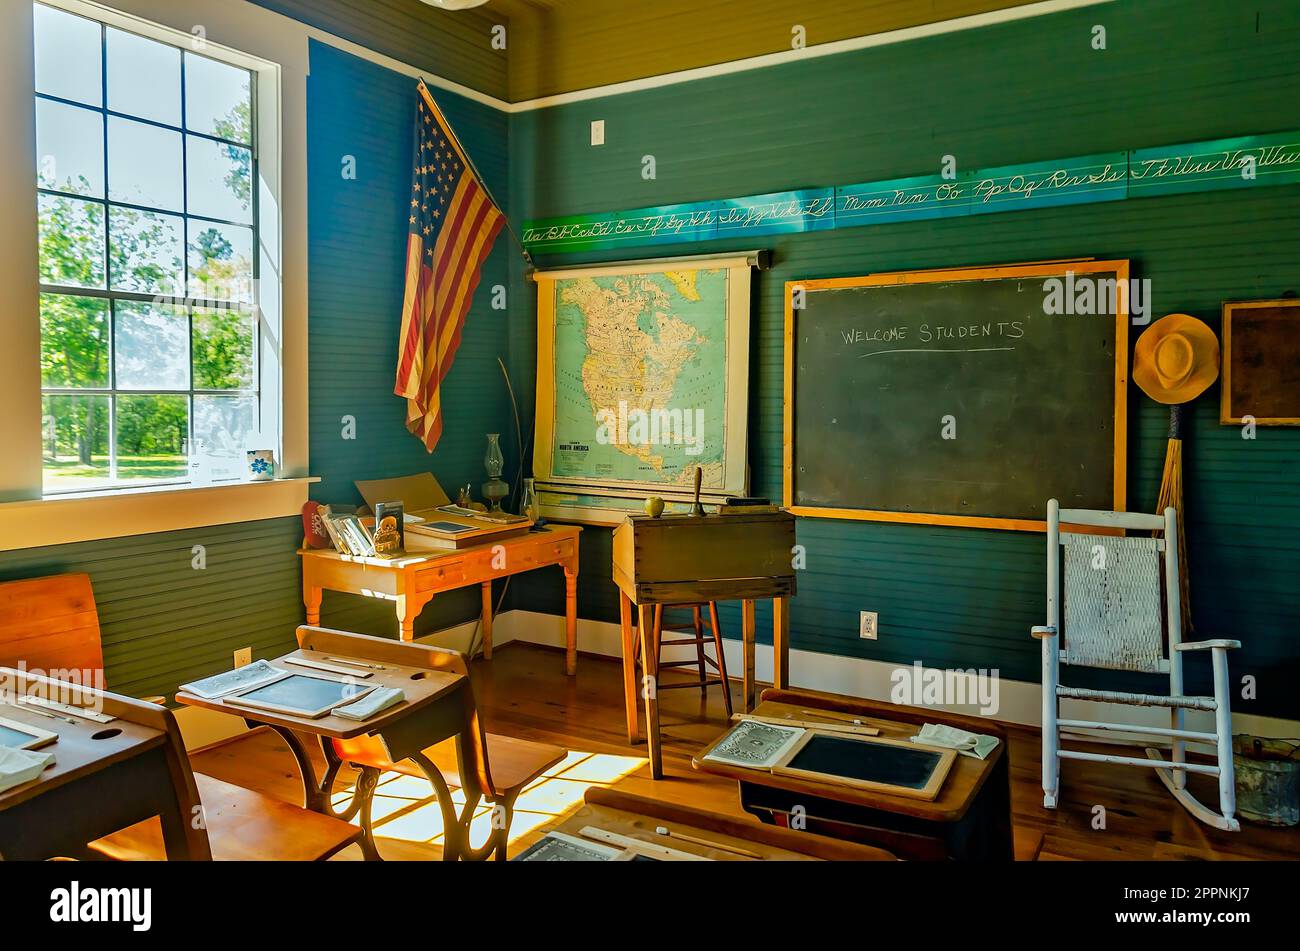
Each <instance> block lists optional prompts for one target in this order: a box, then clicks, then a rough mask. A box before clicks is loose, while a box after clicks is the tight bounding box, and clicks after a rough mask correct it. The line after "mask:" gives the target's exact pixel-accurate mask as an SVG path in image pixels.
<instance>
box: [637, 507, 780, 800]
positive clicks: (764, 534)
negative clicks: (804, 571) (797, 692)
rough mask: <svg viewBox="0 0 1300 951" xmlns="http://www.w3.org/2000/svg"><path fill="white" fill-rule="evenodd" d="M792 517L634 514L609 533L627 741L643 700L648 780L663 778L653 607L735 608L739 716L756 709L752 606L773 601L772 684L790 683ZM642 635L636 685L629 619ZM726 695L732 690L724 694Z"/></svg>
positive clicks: (778, 513) (778, 685)
mask: <svg viewBox="0 0 1300 951" xmlns="http://www.w3.org/2000/svg"><path fill="white" fill-rule="evenodd" d="M794 538H795V536H794V516H793V515H791V514H790V513H788V512H771V513H762V514H753V515H698V516H696V515H661V516H658V517H651V516H645V515H634V516H631V517H630V518H628V519H627V520H626V521H624V522H623V524H621V525H620V526H619V527H618V528H617V529H615V530H614V583H615V584H617V585H618V588H619V592H620V595H619V620H620V622H621V631H622V644H623V702H624V706H625V708H626V714H627V738H628V742H629V743H635V742H637V740H638V738H639V736H638V729H637V709H636V708H637V694H638V690H639V692H640V694H641V695H642V696H643V697H644V699H645V714H646V740H647V744H648V746H649V753H650V775H651V776H653V777H654V778H655V779H661V778H663V774H664V769H663V751H662V749H661V744H660V741H659V699H658V696H657V691H656V690H655V689H653V685H654V683H655V681H656V679H657V678H658V676H659V658H658V656H656V653H655V650H654V644H653V641H654V638H653V637H651V636H650V632H651V631H652V630H654V617H653V615H654V605H656V604H665V605H667V604H690V603H698V602H703V601H740V602H742V609H741V635H742V638H743V648H744V654H745V674H744V697H745V709H746V710H752V709H753V707H754V640H755V623H754V621H755V613H756V611H755V608H756V605H755V602H756V601H758V600H759V599H763V598H771V599H772V683H773V684H774V685H775V686H777V687H787V686H789V683H790V597H791V595H793V594H794V593H795V579H794V568H793V562H792V552H793V549H794ZM634 609H635V610H636V612H637V623H638V625H639V626H640V629H641V632H642V636H641V670H642V673H643V676H644V677H645V678H647V682H646V684H644V685H638V684H637V682H636V658H635V656H634V653H633V651H634V646H633V645H634V644H635V641H636V638H635V634H634V632H633V629H632V612H633V610H634ZM728 689H730V688H729V687H728Z"/></svg>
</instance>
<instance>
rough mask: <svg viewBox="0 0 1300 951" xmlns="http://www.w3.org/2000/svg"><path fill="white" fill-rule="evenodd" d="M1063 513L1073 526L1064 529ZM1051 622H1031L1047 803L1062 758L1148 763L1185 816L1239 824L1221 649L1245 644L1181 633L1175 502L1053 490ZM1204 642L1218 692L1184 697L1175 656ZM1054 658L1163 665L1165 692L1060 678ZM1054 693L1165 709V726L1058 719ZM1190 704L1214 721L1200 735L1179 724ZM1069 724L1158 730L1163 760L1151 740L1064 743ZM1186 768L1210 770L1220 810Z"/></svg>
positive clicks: (1049, 804) (1051, 804) (1155, 668)
mask: <svg viewBox="0 0 1300 951" xmlns="http://www.w3.org/2000/svg"><path fill="white" fill-rule="evenodd" d="M1062 522H1064V523H1066V524H1067V525H1068V526H1069V530H1066V531H1062V529H1061V523H1062ZM1078 526H1084V527H1097V528H1104V529H1109V530H1110V531H1111V532H1112V533H1113V532H1114V531H1115V530H1117V529H1120V530H1129V531H1133V532H1140V533H1143V534H1142V537H1133V536H1130V537H1121V536H1118V535H1116V534H1089V533H1086V532H1081V531H1078ZM1147 533H1150V534H1147ZM1162 563H1163V569H1164V570H1163V577H1162V572H1161V568H1162ZM1062 570H1064V582H1065V584H1064V588H1062V584H1061V581H1062ZM1162 602H1163V603H1162ZM1162 611H1163V614H1164V623H1163V628H1162V624H1161V613H1162ZM1062 615H1064V625H1062ZM1047 621H1048V623H1047V625H1046V626H1045V627H1035V628H1034V629H1033V636H1034V637H1035V638H1037V639H1038V640H1040V641H1041V642H1042V646H1043V805H1044V806H1045V807H1046V808H1048V809H1055V808H1056V803H1057V795H1058V791H1059V783H1060V760H1062V759H1077V760H1089V761H1092V762H1099V763H1115V764H1117V765H1121V766H1142V767H1153V768H1154V769H1155V770H1156V775H1158V776H1159V777H1160V779H1161V781H1162V782H1163V783H1164V784H1165V786H1166V787H1168V789H1169V791H1170V792H1171V793H1172V794H1173V796H1174V798H1175V799H1177V800H1178V801H1179V802H1180V803H1182V805H1183V806H1184V807H1185V808H1186V809H1187V811H1188V812H1190V813H1191V814H1192V815H1193V816H1195V817H1196V818H1197V819H1199V820H1201V821H1202V822H1204V823H1206V824H1208V825H1211V826H1214V827H1215V828H1218V829H1225V830H1227V831H1230V832H1236V831H1238V830H1239V829H1240V828H1241V825H1240V823H1239V822H1238V821H1237V820H1236V819H1235V818H1234V817H1233V813H1234V812H1235V811H1236V805H1237V804H1236V791H1235V788H1234V786H1233V771H1232V710H1231V707H1230V703H1229V686H1228V651H1229V650H1231V649H1233V648H1237V647H1240V646H1241V643H1240V642H1239V641H1233V640H1211V641H1193V642H1189V643H1183V640H1182V615H1181V611H1180V605H1179V593H1178V521H1177V516H1176V513H1175V511H1174V510H1173V509H1172V508H1167V509H1165V512H1164V515H1146V514H1142V513H1135V512H1102V511H1092V510H1086V509H1065V510H1062V509H1061V507H1060V504H1059V503H1058V502H1057V500H1056V499H1052V500H1050V501H1049V502H1048V503H1047ZM1207 650H1208V651H1209V652H1210V660H1211V663H1212V664H1213V674H1214V696H1213V697H1191V696H1185V695H1184V694H1183V657H1182V655H1183V653H1184V652H1186V651H1207ZM1060 664H1069V665H1076V666H1085V667H1100V668H1106V669H1110V670H1135V671H1143V672H1146V673H1162V674H1163V673H1167V674H1168V675H1169V694H1168V695H1167V696H1166V695H1163V694H1139V693H1123V692H1119V691H1113V690H1091V689H1085V688H1081V687H1066V686H1063V685H1062V684H1061V682H1060V676H1059V674H1060V667H1059V665H1060ZM1062 699H1068V700H1087V701H1095V702H1099V703H1108V704H1111V703H1118V704H1133V705H1138V706H1158V707H1168V708H1169V711H1170V725H1169V726H1168V727H1154V726H1144V725H1141V724H1136V723H1107V722H1099V721H1095V720H1068V719H1061V718H1060V717H1059V715H1058V714H1059V707H1060V701H1061V700H1062ZM1188 710H1204V711H1212V712H1213V713H1214V721H1215V731H1214V732H1213V733H1202V732H1197V731H1195V730H1188V729H1185V728H1184V722H1183V721H1184V714H1185V713H1186V711H1188ZM1065 730H1073V731H1079V730H1083V731H1101V732H1102V733H1105V732H1107V731H1110V732H1116V731H1118V732H1122V733H1129V734H1137V735H1142V736H1157V737H1165V738H1167V739H1168V741H1169V742H1170V746H1171V747H1172V749H1171V758H1170V759H1168V760H1166V759H1165V758H1164V756H1163V755H1162V754H1161V752H1160V751H1159V750H1156V749H1153V748H1151V747H1148V748H1147V750H1146V754H1147V759H1141V758H1139V757H1135V756H1119V755H1113V754H1101V753H1087V752H1083V751H1080V750H1065V749H1061V733H1062V732H1063V731H1065ZM1188 741H1193V742H1196V743H1204V744H1209V745H1211V746H1213V747H1215V752H1216V754H1217V765H1210V764H1208V763H1199V762H1188V760H1187V755H1186V747H1187V743H1188ZM1188 773H1203V774H1206V775H1209V776H1215V777H1217V778H1218V780H1219V812H1217V813H1216V812H1214V811H1213V810H1211V809H1210V808H1208V807H1207V806H1205V805H1204V804H1202V803H1201V802H1199V801H1198V800H1197V799H1196V798H1195V797H1194V796H1192V794H1191V792H1190V791H1188V789H1187V774H1188Z"/></svg>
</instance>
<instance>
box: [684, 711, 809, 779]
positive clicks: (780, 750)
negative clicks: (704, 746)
mask: <svg viewBox="0 0 1300 951" xmlns="http://www.w3.org/2000/svg"><path fill="white" fill-rule="evenodd" d="M805 732H807V731H806V730H803V729H800V728H798V727H785V726H774V725H773V724H770V723H757V722H755V721H753V720H742V721H741V722H739V723H737V724H736V725H735V726H734V727H732V728H731V732H730V733H728V734H727V735H726V736H725V737H723V738H722V740H721V742H719V743H718V745H717V746H715V747H714V748H713V749H712V750H710V751H709V752H708V753H707V754H705V756H704V759H706V760H713V761H714V762H716V763H728V764H730V765H732V766H745V767H748V768H750V769H771V768H772V767H773V766H774V765H776V763H777V762H779V761H780V759H781V757H782V756H783V755H784V754H785V752H786V750H788V749H790V747H792V746H793V745H794V744H795V743H798V742H799V740H800V739H801V738H802V737H803V735H804V733H805Z"/></svg>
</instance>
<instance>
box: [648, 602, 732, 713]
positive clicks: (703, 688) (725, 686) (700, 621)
mask: <svg viewBox="0 0 1300 951" xmlns="http://www.w3.org/2000/svg"><path fill="white" fill-rule="evenodd" d="M665 608H666V609H667V610H669V611H674V610H688V611H690V612H691V619H690V620H689V621H686V622H684V623H680V624H675V623H668V624H665V623H664V609H665ZM706 608H707V609H708V612H709V634H708V635H705V633H704V610H705V609H706ZM665 631H668V632H670V633H686V634H689V635H690V636H689V637H678V638H674V639H672V640H667V641H666V640H664V639H663V634H664V632H665ZM710 640H711V641H712V642H713V650H714V654H715V657H716V659H715V658H714V657H710V656H709V655H708V654H707V653H706V652H705V650H704V647H705V645H706V644H707V643H708V642H709V641H710ZM652 643H653V649H654V655H655V657H656V658H661V656H662V651H663V649H664V648H665V647H694V648H695V659H694V660H670V661H664V660H662V659H660V660H659V670H660V672H662V671H664V670H668V669H672V668H675V667H691V666H694V667H695V668H696V669H697V670H698V672H699V680H688V681H684V682H678V683H665V682H663V681H662V679H661V680H660V682H659V683H657V684H656V688H657V689H658V690H680V689H683V688H686V687H698V688H699V689H700V695H701V696H703V695H704V694H705V693H706V692H707V691H708V689H709V688H710V687H718V686H720V687H722V703H723V706H724V707H725V708H726V711H727V719H728V720H730V719H731V714H732V707H731V683H730V681H729V680H728V679H727V656H726V654H725V653H724V652H723V649H722V626H721V625H720V624H719V623H718V602H716V601H704V602H700V603H698V604H656V605H655V614H654V641H653V642H652ZM640 654H641V632H640V631H639V630H638V631H637V640H636V643H635V647H634V653H633V656H634V657H637V658H639V657H640ZM638 664H639V660H638ZM709 667H712V668H713V669H714V670H715V671H717V676H716V677H710V676H709V674H708V668H709Z"/></svg>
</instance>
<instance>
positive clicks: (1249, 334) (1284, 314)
mask: <svg viewBox="0 0 1300 951" xmlns="http://www.w3.org/2000/svg"><path fill="white" fill-rule="evenodd" d="M1219 410H1220V412H1219V422H1221V423H1231V424H1240V423H1241V422H1242V421H1243V417H1245V416H1250V417H1252V418H1253V419H1254V421H1255V423H1256V425H1259V426H1300V300H1257V301H1228V302H1226V303H1225V304H1224V305H1223V386H1222V390H1221V396H1220V404H1219Z"/></svg>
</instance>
